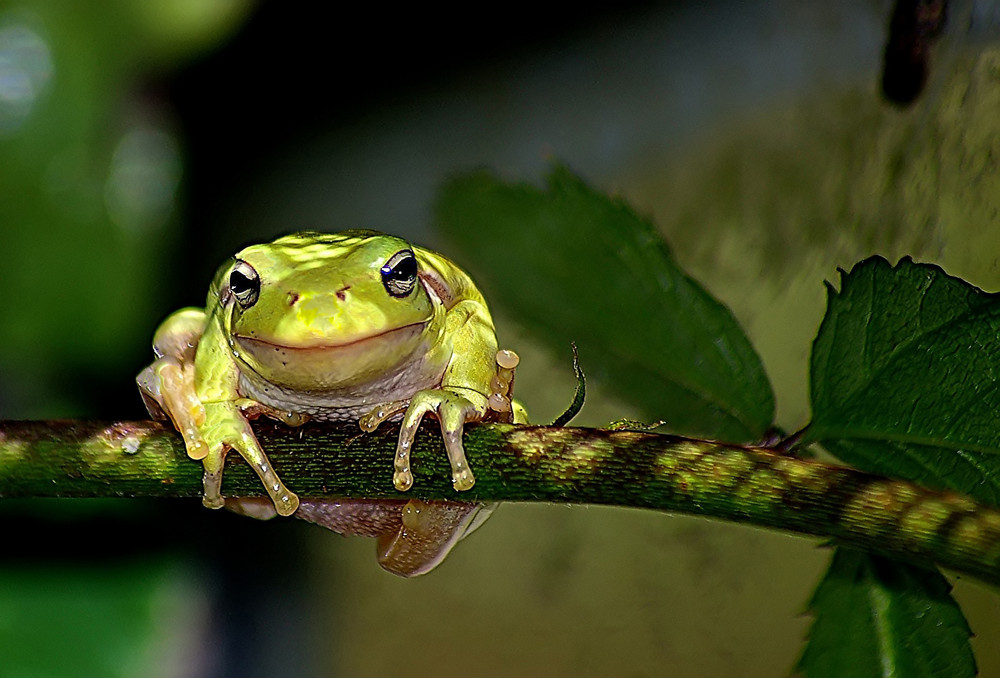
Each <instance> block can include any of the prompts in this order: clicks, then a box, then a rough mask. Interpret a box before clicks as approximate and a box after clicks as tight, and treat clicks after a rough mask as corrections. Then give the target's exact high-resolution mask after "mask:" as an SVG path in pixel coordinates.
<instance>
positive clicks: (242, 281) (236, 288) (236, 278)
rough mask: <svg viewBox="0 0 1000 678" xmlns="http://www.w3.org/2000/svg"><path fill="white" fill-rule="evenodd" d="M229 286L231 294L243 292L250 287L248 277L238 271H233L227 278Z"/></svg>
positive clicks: (247, 290)
mask: <svg viewBox="0 0 1000 678" xmlns="http://www.w3.org/2000/svg"><path fill="white" fill-rule="evenodd" d="M229 288H230V289H231V290H232V291H233V294H245V293H247V292H249V291H250V290H251V289H252V285H251V282H250V278H248V277H246V276H245V275H243V274H242V273H240V272H239V271H233V275H232V277H231V278H230V279H229Z"/></svg>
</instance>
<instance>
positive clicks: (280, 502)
mask: <svg viewBox="0 0 1000 678" xmlns="http://www.w3.org/2000/svg"><path fill="white" fill-rule="evenodd" d="M273 499H274V510H276V511H277V512H278V515H279V516H290V515H292V514H293V513H295V511H297V510H298V508H299V497H298V495H297V494H295V493H294V492H289V491H288V490H285V492H284V494H282V495H281V496H280V497H279V496H275V497H273Z"/></svg>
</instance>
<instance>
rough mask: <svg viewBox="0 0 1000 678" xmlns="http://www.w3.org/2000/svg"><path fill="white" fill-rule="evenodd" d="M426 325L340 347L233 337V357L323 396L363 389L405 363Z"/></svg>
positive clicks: (405, 327) (276, 380)
mask: <svg viewBox="0 0 1000 678" xmlns="http://www.w3.org/2000/svg"><path fill="white" fill-rule="evenodd" d="M426 326H427V323H426V322H417V323H412V324H409V325H403V326H402V327H396V328H393V329H391V330H385V331H383V332H378V333H376V334H369V335H366V336H363V337H359V338H357V339H350V340H348V341H343V342H339V343H334V344H331V343H315V344H312V343H308V342H303V343H297V344H290V343H283V342H281V341H279V340H275V339H270V338H268V339H264V338H261V337H250V336H246V335H240V334H234V335H233V339H235V341H236V346H235V347H234V348H233V352H234V355H235V356H236V358H237V359H239V360H240V361H241V362H243V363H244V364H246V365H248V366H249V367H250V368H251V369H253V370H254V371H255V372H257V373H258V374H260V375H261V376H262V377H264V378H266V379H267V380H268V381H270V382H272V383H276V384H282V385H284V386H290V387H294V388H302V389H311V390H317V389H319V390H322V389H332V388H337V387H341V386H345V385H350V384H356V383H365V382H367V381H370V380H371V379H372V378H374V377H377V376H379V375H381V374H384V373H385V372H386V371H388V370H390V369H391V368H393V367H395V366H396V365H397V364H399V363H400V362H402V361H404V360H406V359H407V358H408V357H409V356H410V355H412V353H413V352H414V351H415V350H416V349H417V348H418V347H419V345H420V343H421V336H422V334H423V330H424V328H425V327H426Z"/></svg>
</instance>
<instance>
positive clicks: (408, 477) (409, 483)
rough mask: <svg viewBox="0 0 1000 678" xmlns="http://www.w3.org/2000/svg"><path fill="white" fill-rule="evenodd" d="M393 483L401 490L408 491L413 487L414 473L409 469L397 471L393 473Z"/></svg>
mask: <svg viewBox="0 0 1000 678" xmlns="http://www.w3.org/2000/svg"><path fill="white" fill-rule="evenodd" d="M392 484H393V485H394V486H395V487H396V489H397V490H399V491H400V492H406V491H407V490H408V489H410V488H411V487H413V474H412V473H410V472H409V471H396V472H395V473H393V474H392Z"/></svg>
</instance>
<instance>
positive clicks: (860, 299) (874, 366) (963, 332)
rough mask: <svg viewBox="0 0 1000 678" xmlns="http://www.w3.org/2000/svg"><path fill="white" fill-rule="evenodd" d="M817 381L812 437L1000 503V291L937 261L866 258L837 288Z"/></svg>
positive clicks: (850, 457)
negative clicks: (989, 290)
mask: <svg viewBox="0 0 1000 678" xmlns="http://www.w3.org/2000/svg"><path fill="white" fill-rule="evenodd" d="M811 378H812V388H811V397H812V408H813V421H812V423H811V425H810V427H809V429H808V431H807V433H806V441H811V442H814V441H820V442H821V443H822V444H823V446H824V447H825V448H827V449H828V450H830V452H832V453H833V454H835V455H836V456H838V457H840V458H841V459H843V460H844V461H846V462H848V463H850V464H853V465H855V466H857V467H859V468H862V469H864V470H866V471H870V472H873V473H880V474H884V475H892V476H898V477H903V478H907V479H910V480H913V481H916V482H920V483H923V484H926V485H929V486H932V487H938V488H949V489H953V490H957V491H959V492H963V493H966V494H969V495H972V496H974V497H976V498H977V499H980V500H982V501H984V502H989V503H992V504H993V505H1000V456H998V454H1000V390H998V384H1000V297H998V296H997V295H994V294H987V293H985V292H983V291H982V290H980V289H978V288H976V287H973V286H972V285H969V284H968V283H966V282H964V281H962V280H960V279H958V278H954V277H951V276H949V275H947V274H946V273H945V272H944V271H942V270H941V269H940V268H939V267H937V266H932V265H927V264H915V263H913V262H912V261H910V260H909V259H903V260H902V261H900V262H899V263H898V264H897V265H896V266H891V265H890V264H889V263H888V262H887V261H885V260H884V259H882V258H879V257H874V258H871V259H867V260H865V261H863V262H861V263H859V264H857V265H856V266H855V267H854V268H853V269H852V270H851V272H850V273H847V274H845V273H843V272H841V290H840V292H837V291H836V290H835V289H834V288H833V287H832V286H829V288H828V302H827V312H826V316H825V317H824V319H823V323H822V325H820V329H819V334H818V336H817V337H816V341H815V342H814V343H813V350H812V358H811Z"/></svg>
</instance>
